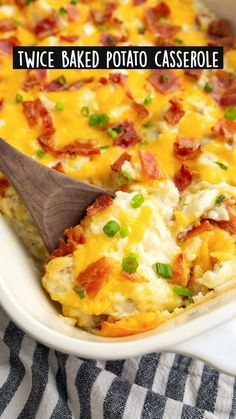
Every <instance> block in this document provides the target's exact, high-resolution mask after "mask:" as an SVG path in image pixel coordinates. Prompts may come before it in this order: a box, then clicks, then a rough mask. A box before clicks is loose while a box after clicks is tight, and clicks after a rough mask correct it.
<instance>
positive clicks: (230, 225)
mask: <svg viewBox="0 0 236 419" xmlns="http://www.w3.org/2000/svg"><path fill="white" fill-rule="evenodd" d="M224 205H225V207H226V210H227V212H228V215H229V221H218V222H217V225H218V227H220V228H222V229H223V230H225V231H227V232H228V233H229V234H231V235H232V236H233V235H235V234H236V205H235V202H234V201H233V200H232V199H227V200H226V201H224Z"/></svg>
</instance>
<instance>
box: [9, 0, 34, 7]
mask: <svg viewBox="0 0 236 419" xmlns="http://www.w3.org/2000/svg"><path fill="white" fill-rule="evenodd" d="M14 2H15V5H16V6H18V7H20V8H21V9H22V8H23V7H26V6H27V2H26V1H25V0H14ZM31 2H32V3H34V2H35V0H32V1H31Z"/></svg>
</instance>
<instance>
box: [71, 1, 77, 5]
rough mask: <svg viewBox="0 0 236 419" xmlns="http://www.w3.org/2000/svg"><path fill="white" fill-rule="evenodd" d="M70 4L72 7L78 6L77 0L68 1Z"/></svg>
mask: <svg viewBox="0 0 236 419" xmlns="http://www.w3.org/2000/svg"><path fill="white" fill-rule="evenodd" d="M70 4H73V5H74V6H76V4H78V0H70Z"/></svg>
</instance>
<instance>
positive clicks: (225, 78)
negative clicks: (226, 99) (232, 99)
mask: <svg viewBox="0 0 236 419" xmlns="http://www.w3.org/2000/svg"><path fill="white" fill-rule="evenodd" d="M210 82H211V84H212V86H213V92H212V97H213V99H214V100H215V101H216V102H217V103H219V104H220V103H221V99H222V97H223V95H224V94H225V92H228V91H229V90H230V88H231V86H232V85H233V83H234V76H233V74H232V73H229V72H227V71H224V70H221V71H216V72H214V73H213V75H212V77H211V80H210Z"/></svg>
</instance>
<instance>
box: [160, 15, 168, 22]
mask: <svg viewBox="0 0 236 419" xmlns="http://www.w3.org/2000/svg"><path fill="white" fill-rule="evenodd" d="M159 22H161V23H165V22H167V19H166V18H165V17H164V16H162V17H160V19H159Z"/></svg>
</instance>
